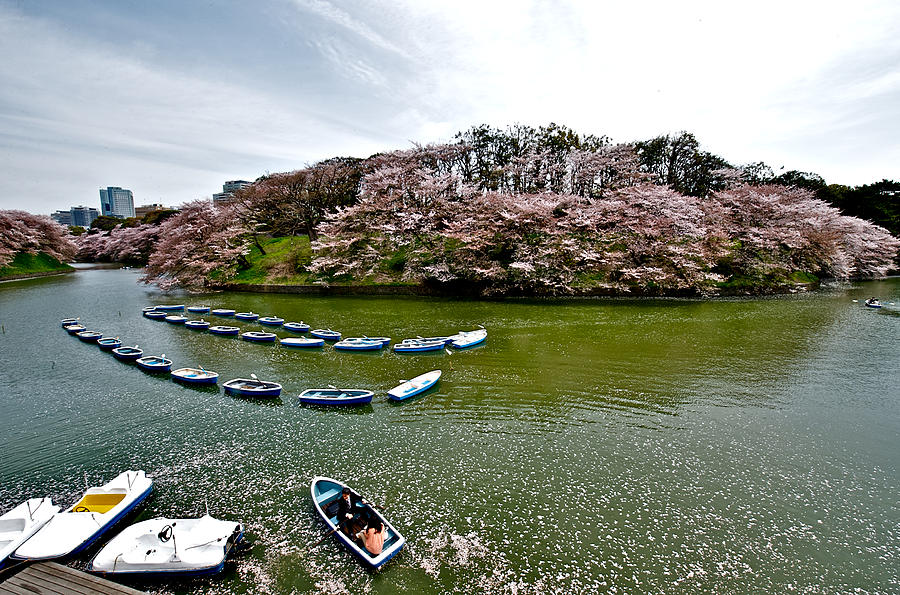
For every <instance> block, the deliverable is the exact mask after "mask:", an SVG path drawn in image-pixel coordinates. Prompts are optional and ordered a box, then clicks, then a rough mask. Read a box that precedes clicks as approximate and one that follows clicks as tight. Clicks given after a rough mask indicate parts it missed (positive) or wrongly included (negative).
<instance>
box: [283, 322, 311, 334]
mask: <svg viewBox="0 0 900 595" xmlns="http://www.w3.org/2000/svg"><path fill="white" fill-rule="evenodd" d="M282 328H283V329H284V330H286V331H290V332H292V333H308V332H309V325H308V324H305V323H303V322H285V323H284V324H283V325H282Z"/></svg>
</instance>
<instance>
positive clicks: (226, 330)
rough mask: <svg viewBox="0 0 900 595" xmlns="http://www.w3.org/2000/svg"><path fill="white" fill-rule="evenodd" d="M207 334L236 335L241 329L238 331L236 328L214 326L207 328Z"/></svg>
mask: <svg viewBox="0 0 900 595" xmlns="http://www.w3.org/2000/svg"><path fill="white" fill-rule="evenodd" d="M209 332H211V333H212V334H214V335H237V334H238V333H240V332H241V329H239V328H238V327H236V326H221V325H216V326H211V327H209Z"/></svg>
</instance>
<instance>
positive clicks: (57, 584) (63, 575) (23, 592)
mask: <svg viewBox="0 0 900 595" xmlns="http://www.w3.org/2000/svg"><path fill="white" fill-rule="evenodd" d="M94 593H97V594H100V595H141V594H142V593H143V591H138V590H136V589H132V588H130V587H126V586H124V585H120V584H118V583H114V582H112V581H108V580H105V579H102V578H99V577H96V576H93V575H91V574H87V573H86V572H81V571H79V570H75V569H74V568H69V567H68V566H63V565H61V564H57V563H56V562H41V563H38V564H33V565H31V566H28V567H27V568H25V569H23V570H21V571H20V572H19V573H18V574H15V575H13V576H11V577H9V578H8V579H6V580H5V581H4V582H2V583H0V595H92V594H94Z"/></svg>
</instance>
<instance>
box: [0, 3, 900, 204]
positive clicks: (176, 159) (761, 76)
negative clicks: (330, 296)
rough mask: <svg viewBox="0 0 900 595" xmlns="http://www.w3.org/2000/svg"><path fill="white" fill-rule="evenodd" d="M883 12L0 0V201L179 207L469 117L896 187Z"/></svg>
mask: <svg viewBox="0 0 900 595" xmlns="http://www.w3.org/2000/svg"><path fill="white" fill-rule="evenodd" d="M898 21H900V5H896V4H893V3H890V2H886V1H881V2H878V1H870V2H862V3H858V4H854V5H852V6H850V5H847V4H846V3H839V2H827V3H822V2H816V3H813V2H796V3H790V4H786V5H785V4H780V3H776V2H761V3H757V4H755V5H754V7H753V9H752V10H746V9H742V8H740V7H731V6H726V5H722V4H721V3H714V2H699V1H697V2H690V3H677V4H675V5H672V4H670V3H652V4H651V5H650V6H634V7H628V6H605V5H602V4H595V3H587V2H560V3H554V4H552V5H547V4H544V3H540V2H495V3H475V2H464V1H461V2H459V3H454V5H453V6H449V5H447V6H443V5H431V6H430V5H421V4H419V3H412V2H392V3H379V2H375V3H368V2H355V1H349V0H348V1H334V2H330V1H327V0H269V1H267V2H263V3H259V4H256V3H254V4H252V5H250V4H246V5H245V4H239V3H236V4H223V5H218V4H216V5H206V4H202V5H201V4H190V3H189V4H184V3H178V2H169V1H161V2H158V3H152V4H140V3H138V4H133V5H126V4H121V3H112V2H109V3H103V2H100V3H92V4H87V5H85V4H81V3H68V2H53V1H41V0H37V1H35V2H28V3H17V2H12V1H9V0H0V51H2V53H3V55H4V61H3V63H2V64H0V83H2V84H0V155H2V156H3V162H4V163H5V165H6V167H5V168H4V176H0V208H25V209H28V210H32V211H35V212H44V213H49V212H52V211H53V210H56V209H61V208H64V207H66V206H69V205H72V204H80V203H85V202H87V201H88V200H90V199H89V193H92V192H96V188H98V187H101V186H105V185H106V181H107V180H116V181H117V183H120V184H123V185H125V186H127V187H129V188H131V189H132V190H133V192H134V194H135V195H136V196H138V197H143V198H139V199H138V201H139V202H141V201H145V202H163V203H165V204H168V205H171V206H177V205H179V204H181V203H183V202H185V201H189V200H195V199H199V198H210V197H211V196H212V195H213V194H215V193H216V192H217V188H218V187H219V186H220V185H221V184H222V181H223V180H235V179H243V180H255V179H256V178H257V177H259V176H261V175H264V174H266V173H273V172H279V171H289V170H293V169H297V168H301V167H303V166H305V165H307V164H310V163H314V162H315V161H318V160H321V159H326V158H329V157H334V156H354V157H367V156H369V155H371V154H373V153H377V152H380V151H386V150H394V149H404V148H409V147H410V146H412V144H413V143H431V142H446V141H449V140H452V137H453V134H454V133H455V132H457V131H461V130H465V129H467V128H469V127H471V126H473V125H478V124H483V123H484V124H489V125H492V126H496V127H504V126H507V125H510V124H515V123H522V124H527V125H532V126H540V125H545V124H548V123H549V122H551V121H552V122H557V123H559V124H563V125H566V126H569V127H571V128H573V129H574V130H576V131H577V132H579V133H582V134H597V135H607V136H609V137H611V139H612V140H613V141H615V142H628V141H635V140H642V139H647V138H651V137H654V136H657V135H660V134H671V133H677V132H679V131H681V130H687V131H689V132H692V133H694V134H695V135H696V136H697V138H698V139H699V140H700V142H701V144H702V146H703V148H704V149H705V150H708V151H710V152H712V153H715V154H717V155H720V156H722V157H724V158H725V159H727V160H729V161H730V162H732V163H734V164H735V165H741V164H746V163H750V162H755V161H765V162H766V163H768V164H769V165H770V166H772V167H773V168H774V169H775V170H776V171H780V168H781V167H782V166H783V167H785V168H786V169H795V170H801V171H809V172H814V173H817V174H820V175H822V176H823V177H824V178H825V179H826V181H828V182H829V183H842V184H849V185H859V184H865V183H872V182H876V181H878V180H880V179H882V178H893V179H900V171H898V167H900V166H898V164H900V146H898V143H897V142H896V138H897V136H898V132H900V117H898V116H900V113H898V112H900V97H898V95H900V75H898V74H897V68H896V64H897V63H898V57H900V39H898V38H896V36H894V35H893V34H892V32H893V31H894V30H895V29H896V26H897V23H898ZM101 32H102V33H101ZM48 172H52V175H48Z"/></svg>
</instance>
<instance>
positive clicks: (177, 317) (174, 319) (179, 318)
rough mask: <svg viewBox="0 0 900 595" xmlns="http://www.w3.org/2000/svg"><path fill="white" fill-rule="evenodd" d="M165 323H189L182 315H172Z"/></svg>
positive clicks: (167, 317)
mask: <svg viewBox="0 0 900 595" xmlns="http://www.w3.org/2000/svg"><path fill="white" fill-rule="evenodd" d="M165 321H166V322H168V323H169V324H184V323H185V322H187V317H186V316H181V315H180V314H172V315H171V316H166V317H165Z"/></svg>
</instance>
